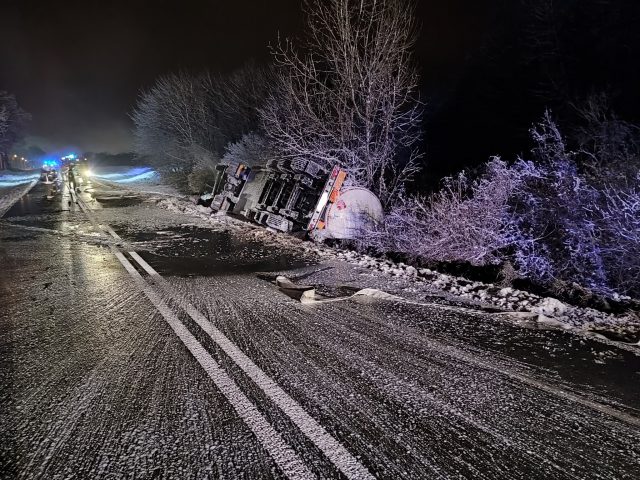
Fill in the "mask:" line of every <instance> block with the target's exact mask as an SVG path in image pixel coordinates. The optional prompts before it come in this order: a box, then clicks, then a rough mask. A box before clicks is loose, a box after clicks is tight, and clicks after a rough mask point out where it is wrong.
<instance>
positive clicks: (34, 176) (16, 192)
mask: <svg viewBox="0 0 640 480" xmlns="http://www.w3.org/2000/svg"><path fill="white" fill-rule="evenodd" d="M39 177H40V174H39V173H38V172H12V171H0V217H2V216H3V215H4V214H5V213H6V212H7V211H8V210H9V209H10V208H11V207H12V206H13V204H14V203H15V202H17V201H18V200H19V199H20V198H21V197H22V196H23V195H24V194H25V193H26V192H27V191H29V190H30V189H31V187H33V185H35V183H36V182H37V181H38V178H39Z"/></svg>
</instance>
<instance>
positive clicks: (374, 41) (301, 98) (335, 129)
mask: <svg viewBox="0 0 640 480" xmlns="http://www.w3.org/2000/svg"><path fill="white" fill-rule="evenodd" d="M305 8H306V13H307V33H308V36H307V38H306V41H305V42H304V43H303V44H302V46H301V48H300V49H294V48H293V46H292V44H291V42H289V41H287V42H285V43H284V44H279V45H278V46H277V47H276V48H274V49H273V53H274V58H275V62H276V65H277V67H279V71H280V74H281V78H280V81H279V82H278V85H277V88H276V89H275V92H274V93H273V94H272V96H271V98H270V101H269V102H267V104H266V106H265V107H264V108H263V109H262V110H261V113H262V120H263V124H264V128H265V131H266V133H267V135H268V136H269V137H270V139H271V140H272V141H273V143H274V145H275V147H276V148H277V149H278V151H279V152H280V154H282V155H284V156H286V157H297V156H302V157H307V158H311V159H313V160H315V161H318V162H319V163H321V164H324V165H325V166H328V167H329V166H331V165H332V164H335V163H340V164H342V165H343V166H344V167H346V169H347V170H348V172H349V174H350V176H351V178H352V179H354V180H355V182H356V183H358V184H360V185H363V186H366V187H368V188H370V189H372V190H373V191H374V192H375V193H376V194H377V195H378V196H379V197H380V198H381V200H382V202H383V203H384V204H386V205H389V203H390V201H391V200H392V199H393V198H394V197H395V196H396V195H397V194H398V193H400V192H401V190H402V186H403V184H404V183H405V182H406V181H407V180H409V179H410V178H411V177H412V176H413V175H414V174H415V173H416V172H417V171H418V160H419V158H420V156H421V154H420V153H419V152H418V149H417V147H418V143H419V140H420V136H421V132H420V128H419V124H420V116H421V110H422V108H421V103H420V101H419V99H418V96H417V83H418V75H417V73H416V70H415V68H414V66H413V64H412V62H411V52H412V48H413V46H414V43H415V39H416V32H417V26H416V20H415V16H414V14H413V5H412V3H411V2H409V1H405V0H328V1H324V2H311V1H308V2H306V3H305Z"/></svg>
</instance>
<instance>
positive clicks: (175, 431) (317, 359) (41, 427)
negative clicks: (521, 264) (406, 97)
mask: <svg viewBox="0 0 640 480" xmlns="http://www.w3.org/2000/svg"><path fill="white" fill-rule="evenodd" d="M45 188H46V187H45V186H43V185H37V186H36V187H35V188H34V189H33V190H32V191H31V192H30V193H29V194H28V195H27V196H25V197H24V198H23V199H22V200H21V201H19V202H18V203H17V204H16V205H15V206H14V207H13V208H12V209H10V210H9V211H8V212H7V213H6V215H5V217H4V218H3V220H2V223H1V225H0V265H1V267H2V268H0V296H1V297H0V298H1V302H2V309H1V310H0V352H1V354H0V440H1V443H0V475H1V477H2V478H25V479H26V478H29V479H31V478H83V479H84V478H105V479H115V478H143V479H146V478H171V479H173V478H176V479H191V478H193V479H202V478H248V479H253V478H285V477H289V478H371V477H377V478H389V479H403V478H407V479H409V478H410V479H422V478H427V479H430V478H474V479H503V478H505V479H514V478H522V479H538V478H540V479H543V478H544V479H549V478H553V479H565V478H566V479H582V478H594V479H595V478H598V479H613V478H619V479H623V478H628V479H636V478H640V420H639V418H640V387H639V384H640V360H639V357H638V355H637V354H634V353H633V352H630V351H628V350H623V349H615V348H614V347H611V346H610V345H605V344H601V343H598V342H596V341H593V340H588V339H584V338H579V337H576V336H573V335H570V334H568V333H559V332H550V331H536V330H525V329H521V328H517V327H515V326H512V325H510V324H509V323H507V322H503V321H499V320H496V319H495V318H492V317H490V316H488V315H483V314H473V313H470V312H464V311H456V310H455V309H451V308H444V307H440V306H438V305H414V304H406V303H398V302H388V301H357V300H346V301H340V302H335V303H326V304H319V305H310V306H309V305H302V304H300V303H299V302H297V301H296V300H294V299H292V298H289V297H288V296H286V295H284V294H282V293H281V292H280V291H278V289H277V288H276V287H275V286H274V285H273V284H272V283H271V282H269V281H266V280H264V279H263V278H265V276H264V275H260V276H258V275H257V273H258V272H274V271H282V270H287V271H288V274H289V275H290V276H292V277H294V276H296V275H299V274H302V273H303V274H304V275H306V279H305V282H313V283H316V284H322V283H324V284H326V285H329V284H331V283H332V282H334V283H335V282H336V281H337V279H336V278H337V276H338V274H337V273H336V272H338V271H343V270H344V269H345V268H348V267H345V266H338V265H333V264H317V261H316V260H314V259H312V258H294V257H292V256H291V255H288V254H287V253H286V252H284V253H283V252H282V251H279V250H277V249H275V248H273V247H268V246H264V245H260V244H258V243H255V242H254V243H252V242H251V241H247V240H246V239H239V238H237V236H236V234H234V232H233V231H218V232H211V231H209V230H206V229H204V228H201V227H200V226H198V225H197V224H196V225H193V223H194V222H193V221H192V220H189V219H185V218H184V217H181V216H180V215H177V214H173V213H169V212H166V211H164V210H159V209H157V208H154V207H152V206H149V205H147V204H137V205H129V206H127V205H122V204H119V205H113V206H112V207H111V208H100V205H98V204H96V203H95V202H91V201H90V199H89V197H88V196H87V195H81V196H80V197H81V201H82V199H84V202H85V203H81V205H77V204H76V203H74V202H73V201H71V202H69V200H70V199H71V198H70V197H69V194H68V192H67V193H65V194H64V195H60V194H59V195H58V196H56V197H54V198H53V199H52V200H47V199H46V191H45ZM85 210H86V212H85ZM185 223H188V224H190V225H184V224H185ZM107 227H111V228H112V230H111V231H110V230H109V228H107ZM118 237H120V238H118ZM129 252H137V253H139V257H138V256H137V255H136V254H135V253H134V254H133V255H132V254H131V253H129ZM136 257H137V258H136ZM349 268H350V267H349ZM314 272H315V273H314ZM354 278H355V276H354Z"/></svg>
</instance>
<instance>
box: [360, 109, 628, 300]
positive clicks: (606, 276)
mask: <svg viewBox="0 0 640 480" xmlns="http://www.w3.org/2000/svg"><path fill="white" fill-rule="evenodd" d="M614 131H615V132H616V135H617V134H619V133H620V129H619V128H617V127H616V128H615V129H614ZM625 131H626V132H628V131H630V130H625ZM531 135H532V138H533V140H534V144H535V147H534V148H533V150H532V151H531V155H530V159H527V160H523V159H519V160H518V161H516V162H515V163H514V164H512V165H507V164H506V163H505V162H503V161H502V160H500V159H499V158H494V159H492V160H491V161H489V162H488V163H487V164H486V165H485V168H484V172H483V174H482V175H480V176H479V177H478V178H477V179H475V180H471V179H469V178H468V176H467V174H466V173H465V172H462V173H460V174H459V175H458V176H457V177H451V178H446V179H445V180H444V182H443V187H442V189H441V190H440V191H438V192H436V193H434V194H432V195H431V196H429V197H422V196H415V197H402V198H401V199H400V200H399V201H398V202H396V204H395V205H394V207H393V208H392V209H391V211H390V212H389V214H388V215H387V217H386V218H385V222H384V224H383V225H382V226H381V227H380V228H378V229H377V230H376V231H373V232H367V235H366V238H365V239H364V240H363V244H365V245H366V246H369V247H373V248H374V249H376V250H378V251H384V252H387V251H395V252H400V253H404V254H406V255H408V256H410V257H420V258H421V259H423V260H426V261H433V262H443V261H444V262H468V263H470V264H472V265H488V264H498V263H502V262H509V263H512V264H513V265H514V266H515V268H516V271H517V274H518V276H521V277H525V278H528V279H530V280H533V281H534V282H536V283H538V284H541V285H545V286H547V287H549V288H551V289H552V290H554V289H555V290H558V291H561V290H564V291H566V290H567V288H569V289H571V288H574V289H576V288H577V287H575V285H576V284H577V285H579V286H580V287H582V288H587V289H589V290H590V291H592V292H595V293H599V294H604V295H610V294H614V293H618V294H629V295H633V296H640V169H638V168H636V169H635V170H634V169H633V168H632V167H631V166H630V165H627V166H626V167H625V168H627V169H629V170H628V171H629V176H626V177H624V178H621V177H620V176H619V169H618V168H617V167H615V165H616V164H617V163H619V162H621V161H623V160H622V159H621V158H619V156H621V155H624V158H625V159H626V160H625V161H628V162H630V163H631V164H632V165H633V164H638V163H634V162H637V159H635V157H633V155H632V152H633V151H634V148H635V147H634V145H628V143H629V142H630V140H629V136H628V135H627V134H626V133H625V134H624V135H622V136H618V137H617V138H614V139H613V140H610V141H607V140H606V139H605V138H604V137H605V136H606V135H605V134H603V136H602V138H600V139H599V140H598V145H599V147H598V148H592V149H591V150H590V152H589V153H590V155H589V156H588V158H590V159H592V161H593V162H594V165H600V167H599V171H600V175H599V176H598V177H597V178H594V176H593V175H594V173H593V172H591V173H590V170H589V169H590V168H591V165H585V164H584V163H579V160H580V159H581V158H580V155H585V152H586V150H585V151H583V152H580V153H575V152H572V151H571V150H570V149H569V148H568V146H567V144H566V142H565V139H564V137H563V136H562V135H561V133H560V131H559V129H558V127H557V125H556V124H555V122H554V121H553V120H552V118H551V115H550V114H549V113H546V114H545V116H544V118H543V119H542V121H541V122H540V123H539V124H538V125H536V126H535V127H534V128H533V129H532V130H531ZM605 146H606V152H605V150H603V148H604V147H605ZM615 152H618V153H615ZM605 154H606V155H608V158H604V156H605ZM616 155H617V156H618V157H616ZM607 165H608V166H607ZM609 169H612V171H609ZM631 174H633V175H631ZM572 285H573V286H574V287H571V286H572Z"/></svg>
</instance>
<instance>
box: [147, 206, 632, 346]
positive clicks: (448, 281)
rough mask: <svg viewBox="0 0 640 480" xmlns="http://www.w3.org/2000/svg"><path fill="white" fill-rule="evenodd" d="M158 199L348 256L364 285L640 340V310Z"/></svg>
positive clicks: (323, 253) (517, 319)
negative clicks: (613, 310) (510, 284)
mask: <svg viewBox="0 0 640 480" xmlns="http://www.w3.org/2000/svg"><path fill="white" fill-rule="evenodd" d="M154 201H156V202H157V205H158V206H160V207H162V208H166V209H168V210H171V211H173V212H176V213H183V214H186V215H190V216H193V217H198V218H200V219H202V220H204V221H205V222H208V223H209V224H210V225H212V226H214V227H215V226H224V227H225V228H234V229H236V230H238V231H241V232H244V235H247V236H248V237H251V238H252V239H260V240H262V241H264V242H266V243H268V244H280V245H282V246H286V247H287V248H288V249H291V248H294V249H298V251H300V252H301V253H302V252H304V253H305V254H314V255H317V256H319V257H321V258H323V259H324V260H333V261H335V262H338V263H339V262H346V263H348V264H349V265H351V266H352V267H357V272H358V273H357V282H358V283H359V285H360V286H363V287H373V288H378V289H382V290H385V291H388V292H390V293H393V294H396V295H400V296H403V297H404V298H408V299H410V300H412V301H423V300H428V301H446V302H449V303H453V304H457V305H460V306H461V307H465V306H466V307H470V308H478V309H480V310H483V311H491V312H493V313H495V314H496V316H499V317H500V318H502V319H504V320H507V321H511V322H514V323H516V324H518V325H521V326H522V327H525V328H541V329H560V330H567V331H573V332H575V333H578V334H583V335H588V336H594V337H599V338H601V339H603V340H604V339H606V338H616V339H618V340H622V341H623V342H624V343H628V344H635V345H636V346H640V315H638V314H637V313H635V312H629V313H626V314H623V315H613V314H608V313H605V312H601V311H598V310H595V309H592V308H581V307H577V306H572V305H568V304H566V303H563V302H561V301H560V300H558V299H555V298H551V297H540V296H538V295H535V294H532V293H529V292H526V291H522V290H516V289H513V288H502V287H499V286H497V285H495V284H487V283H482V282H473V281H470V280H467V279H465V278H460V277H455V276H452V275H447V274H443V273H440V272H436V271H433V270H429V269H424V268H421V269H417V268H415V267H413V266H410V265H406V264H404V263H395V262H392V261H390V260H385V259H380V258H374V257H371V256H369V255H364V254H361V253H358V252H354V251H348V250H340V249H337V248H332V247H327V246H326V245H318V244H315V243H312V242H309V241H302V240H300V239H297V238H295V237H292V236H289V235H285V234H280V233H277V232H272V231H269V230H267V229H264V228H261V227H259V226H257V225H252V224H249V223H245V222H242V221H239V220H236V219H234V218H231V217H227V216H221V215H212V214H211V211H210V210H209V209H208V208H206V207H202V206H196V205H194V204H193V203H190V202H188V201H185V200H184V199H178V198H162V199H160V198H156V199H154ZM335 271H336V270H334V271H333V273H332V275H331V277H329V278H326V279H324V280H325V281H326V282H333V283H334V284H335V285H338V284H342V283H347V282H346V280H348V279H349V278H350V277H352V276H353V272H352V271H350V269H345V270H343V275H338V276H336V275H335ZM337 271H340V269H338V270H337ZM603 334H604V335H606V337H605V336H603Z"/></svg>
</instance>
